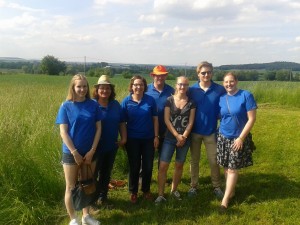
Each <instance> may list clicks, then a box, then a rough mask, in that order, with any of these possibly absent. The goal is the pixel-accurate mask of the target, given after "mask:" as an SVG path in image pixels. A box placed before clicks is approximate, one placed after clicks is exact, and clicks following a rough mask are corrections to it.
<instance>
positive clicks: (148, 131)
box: [121, 94, 157, 139]
mask: <svg viewBox="0 0 300 225" xmlns="http://www.w3.org/2000/svg"><path fill="white" fill-rule="evenodd" d="M121 108H122V113H123V115H124V118H125V121H126V122H127V137H128V138H138V139H150V138H154V123H153V116H157V108H156V103H155V100H154V98H152V97H151V96H149V95H146V94H144V96H143V98H142V99H141V101H140V102H139V103H137V102H135V101H133V100H132V97H131V94H130V95H128V96H127V97H125V98H124V99H123V101H122V103H121Z"/></svg>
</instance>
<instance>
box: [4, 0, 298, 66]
mask: <svg viewBox="0 0 300 225" xmlns="http://www.w3.org/2000/svg"><path fill="white" fill-rule="evenodd" d="M299 12H300V1H299V0H194V1H191V0H156V1H150V0H94V1H92V0H81V1H79V0H72V1H71V0H70V1H66V0H51V1H45V0H22V1H21V0H9V1H8V0H0V32H1V35H0V57H20V58H25V59H42V58H43V57H44V56H46V55H53V56H54V57H56V58H59V59H60V60H63V61H84V57H86V60H87V61H92V62H102V61H105V62H112V63H138V64H140V63H145V64H163V65H189V66H195V65H197V63H199V62H200V61H203V60H207V61H210V62H212V63H213V64H214V65H215V66H219V65H224V64H244V63H265V62H273V61H292V62H298V63H300V13H299Z"/></svg>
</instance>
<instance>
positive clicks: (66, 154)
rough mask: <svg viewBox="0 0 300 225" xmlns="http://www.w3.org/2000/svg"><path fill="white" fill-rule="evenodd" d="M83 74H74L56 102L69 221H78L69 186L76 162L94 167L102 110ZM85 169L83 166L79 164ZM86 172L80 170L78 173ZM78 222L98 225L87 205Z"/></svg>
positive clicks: (72, 224) (74, 176)
mask: <svg viewBox="0 0 300 225" xmlns="http://www.w3.org/2000/svg"><path fill="white" fill-rule="evenodd" d="M89 91H90V90H89V85H88V82H87V79H86V77H85V76H83V75H80V74H77V75H75V76H74V77H73V78H72V80H71V82H70V86H69V91H68V96H67V99H66V101H65V102H64V103H63V104H62V105H61V106H60V109H59V111H58V115H57V118H56V123H57V124H59V128H60V135H61V138H62V141H63V144H62V150H63V153H62V154H63V155H62V164H63V169H64V174H65V180H66V191H65V205H66V209H67V211H68V214H69V216H70V219H71V221H70V223H69V224H70V225H78V224H80V222H79V221H78V219H77V216H76V211H75V209H74V207H73V203H72V196H71V190H72V189H73V188H74V187H75V184H76V181H77V178H78V172H79V168H80V167H79V166H80V165H82V164H86V165H91V167H92V169H94V168H95V160H94V159H95V157H94V154H95V151H96V149H97V145H98V142H99V139H100V135H101V119H102V113H101V111H100V108H99V106H98V103H97V102H95V101H93V100H91V98H90V92H89ZM82 168H83V169H86V168H87V166H85V167H82ZM84 174H86V172H82V175H84ZM82 224H86V225H99V224H100V222H99V221H97V220H96V219H94V218H93V217H91V216H90V215H89V207H86V208H83V209H82Z"/></svg>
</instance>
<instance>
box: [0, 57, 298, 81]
mask: <svg viewBox="0 0 300 225" xmlns="http://www.w3.org/2000/svg"><path fill="white" fill-rule="evenodd" d="M154 66H155V65H147V64H145V65H142V64H129V65H122V64H120V65H110V64H109V63H107V62H100V63H71V62H68V63H67V62H63V61H60V60H59V59H57V58H55V57H54V56H50V55H47V56H45V57H44V58H43V59H42V60H41V61H0V69H12V70H19V71H21V72H23V73H26V74H48V75H74V74H77V73H84V74H86V75H87V76H90V77H99V76H101V75H102V74H106V75H109V76H111V77H113V76H115V75H120V76H123V77H124V78H131V77H132V76H133V75H136V74H140V75H149V74H150V73H151V71H152V69H153V67H154ZM167 69H168V72H169V75H168V78H167V79H169V80H174V79H175V78H176V77H178V76H182V75H183V76H187V77H189V79H190V80H198V76H197V73H196V67H185V66H181V67H180V66H169V67H168V66H167ZM228 71H233V72H234V73H235V74H236V75H237V77H238V79H239V80H240V81H260V80H269V81H275V80H277V81H300V72H299V71H300V64H298V63H291V62H274V63H262V64H243V65H224V66H219V67H215V69H214V76H213V79H214V80H215V81H221V80H223V76H224V74H225V73H226V72H228ZM296 71H297V72H296Z"/></svg>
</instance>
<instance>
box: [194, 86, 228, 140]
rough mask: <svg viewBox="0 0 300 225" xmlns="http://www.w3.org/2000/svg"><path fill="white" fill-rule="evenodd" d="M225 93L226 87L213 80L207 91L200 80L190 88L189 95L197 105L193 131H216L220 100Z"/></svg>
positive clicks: (206, 132)
mask: <svg viewBox="0 0 300 225" xmlns="http://www.w3.org/2000/svg"><path fill="white" fill-rule="evenodd" d="M225 93H226V91H225V88H224V87H223V86H222V85H219V84H217V83H215V82H213V81H212V83H211V86H210V87H209V88H208V90H207V91H204V90H203V89H201V88H200V85H199V82H197V83H195V84H194V85H193V86H191V87H190V88H189V96H190V97H191V98H192V100H193V101H194V103H195V104H196V106H197V109H196V115H195V122H194V126H193V129H192V133H196V134H200V135H211V134H212V133H214V132H215V131H216V128H217V121H218V117H219V100H220V96H221V95H223V94H225Z"/></svg>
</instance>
